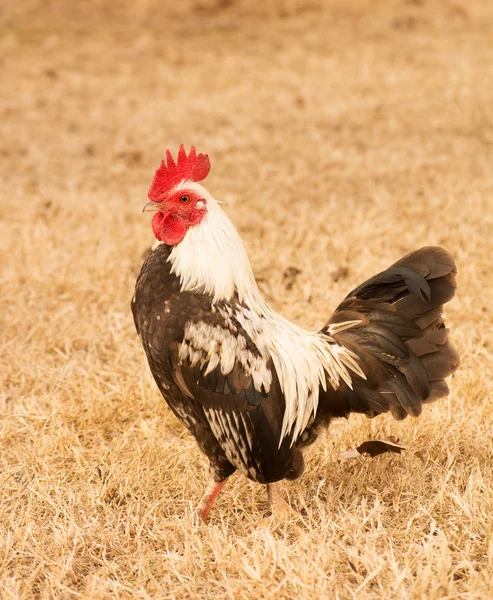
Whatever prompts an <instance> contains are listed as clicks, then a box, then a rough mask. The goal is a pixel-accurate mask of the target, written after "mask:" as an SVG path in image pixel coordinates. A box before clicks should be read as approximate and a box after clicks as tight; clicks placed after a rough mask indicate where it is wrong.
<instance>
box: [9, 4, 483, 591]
mask: <svg viewBox="0 0 493 600" xmlns="http://www.w3.org/2000/svg"><path fill="white" fill-rule="evenodd" d="M60 4H61V3H55V2H52V3H48V2H46V3H43V4H37V3H36V2H25V3H18V4H17V5H14V3H11V5H10V6H9V7H8V8H9V11H7V12H4V15H3V17H2V20H1V21H0V67H1V69H2V90H3V92H4V93H3V94H2V97H1V98H0V118H1V126H0V136H1V138H0V139H1V143H0V155H1V162H0V169H1V181H0V194H1V206H2V210H1V215H0V249H1V272H0V277H1V290H2V294H1V296H0V309H1V310H0V321H1V331H2V335H1V338H0V362H1V365H0V368H1V382H0V406H1V418H0V432H1V433H0V436H1V438H0V439H1V449H2V452H1V481H2V485H1V487H0V540H1V545H0V548H1V550H0V565H1V566H0V590H1V591H0V596H1V597H2V598H5V599H14V598H15V599H17V598H23V599H24V598H26V599H27V598H37V599H51V598H67V599H76V598H87V599H94V600H97V599H102V598H122V599H123V598H125V599H127V598H137V599H145V598H163V599H164V598H170V599H171V598H213V597H216V598H240V599H249V598H253V597H255V598H258V599H263V598H271V599H275V598H293V599H294V598H296V599H297V600H298V599H301V600H302V599H309V598H314V597H324V598H339V599H346V598H347V599H350V598H356V599H358V600H366V599H375V600H376V599H381V598H385V599H392V598H396V599H399V600H402V599H422V598H430V599H437V598H463V599H472V598H478V599H485V598H488V597H493V583H492V581H493V525H492V523H493V520H492V518H491V515H492V511H493V467H492V453H493V441H492V439H493V435H492V431H493V408H492V385H493V384H492V378H491V359H492V343H493V333H492V329H493V327H492V325H493V320H492V312H491V307H492V305H493V292H492V266H491V265H492V263H491V257H492V255H493V236H492V232H493V210H492V200H491V197H492V192H493V171H492V164H493V162H492V159H493V152H492V143H493V110H492V108H491V107H492V106H493V104H492V102H493V90H492V87H491V65H492V64H493V8H491V5H490V3H488V2H481V1H480V0H476V1H472V2H465V0H464V1H462V2H461V1H460V0H454V1H452V0H440V1H438V0H436V1H432V0H395V1H392V2H390V1H389V2H384V1H383V0H381V1H379V2H375V3H371V6H370V3H365V2H363V1H362V0H361V1H356V0H351V1H348V2H342V1H341V2H336V1H335V0H333V1H330V2H329V1H327V2H321V1H316V0H314V1H312V2H308V1H307V2H301V1H296V0H293V1H291V2H288V1H287V0H286V1H284V2H280V1H277V2H274V1H273V2H271V3H262V5H260V3H256V2H254V1H253V0H251V1H245V2H241V3H240V2H234V1H231V0H230V1H227V0H223V1H222V2H221V1H214V2H208V1H207V0H204V2H199V1H197V2H194V3H191V2H185V3H173V6H172V5H171V3H170V6H169V7H167V5H166V4H164V5H163V3H160V4H158V3H157V2H152V1H148V2H145V1H144V0H142V1H140V2H136V3H135V4H134V3H131V2H128V3H125V2H120V3H119V4H110V3H109V2H102V1H100V2H96V1H92V2H86V3H80V5H79V4H76V3H66V4H67V6H66V7H65V8H64V9H63V11H62V10H61V8H60V6H59V5H60ZM69 4H70V6H69ZM180 142H184V143H185V144H186V145H190V144H192V143H194V144H196V145H197V147H198V149H200V150H201V151H206V152H208V153H209V154H210V157H211V160H212V165H213V170H212V174H211V176H210V178H209V179H208V181H207V187H208V189H209V190H210V191H211V192H212V193H213V195H214V196H215V197H216V198H218V199H222V200H224V201H226V203H227V206H226V210H227V212H228V214H229V215H230V216H231V218H232V220H233V221H234V223H235V224H236V225H237V227H238V228H239V230H240V232H241V234H242V237H243V239H244V240H245V243H246V245H247V248H248V251H249V254H250V256H251V259H252V263H253V266H254V270H255V273H256V274H257V276H258V278H259V280H260V284H261V286H262V289H263V291H264V293H265V295H266V297H267V298H268V300H269V302H271V303H272V304H273V306H274V307H275V308H276V309H278V310H279V311H280V312H282V313H283V314H285V315H286V316H287V317H289V318H291V319H293V320H295V321H296V322H298V323H300V324H302V325H304V326H306V327H315V326H316V325H320V324H321V323H323V322H324V320H325V318H326V317H327V316H328V314H329V312H330V310H331V309H332V308H333V307H334V306H335V305H336V304H337V302H338V301H339V300H340V299H341V298H342V297H343V296H344V295H345V293H347V291H348V290H349V289H351V287H353V286H354V285H356V284H357V283H359V282H361V281H362V280H363V279H364V278H366V277H367V276H368V275H370V274H373V273H375V272H377V271H378V270H380V269H382V268H383V267H385V266H386V265H388V264H389V263H391V262H393V261H394V260H395V259H397V258H398V257H399V256H400V255H402V254H403V253H405V252H407V251H409V250H411V249H413V248H416V247H418V246H421V245H425V244H441V245H444V246H445V247H446V248H447V249H449V250H450V251H451V252H452V253H453V254H454V255H455V256H456V258H457V261H458V267H459V291H458V295H457V299H456V300H455V301H454V302H453V303H452V304H451V305H450V307H449V308H448V310H447V315H448V321H449V323H450V325H451V327H452V329H453V339H454V340H455V342H456V344H457V345H458V347H459V348H460V351H461V353H462V357H463V362H462V367H461V369H460V370H459V371H458V372H457V374H456V375H455V376H454V377H453V380H452V384H451V385H452V393H451V395H450V397H449V398H448V399H446V400H444V401H441V402H439V403H437V404H435V405H433V406H432V407H428V408H427V409H426V410H425V411H424V414H423V415H422V417H421V418H420V419H419V420H411V419H408V420H406V421H404V422H402V423H397V422H395V421H392V420H391V419H389V418H386V417H381V418H379V419H376V420H373V421H368V420H367V419H365V418H363V417H352V418H351V419H349V420H348V421H341V422H337V423H336V424H335V425H334V426H333V427H332V428H331V430H330V432H329V434H328V435H327V439H326V440H324V441H322V443H320V444H319V445H318V446H317V447H316V448H315V449H314V450H313V451H312V452H311V453H310V455H309V459H308V464H307V470H306V474H305V475H304V476H303V478H302V479H300V480H299V481H297V482H293V483H290V484H289V485H288V486H287V489H288V494H289V499H290V502H291V503H292V505H293V506H294V507H296V508H297V509H298V510H300V511H301V513H302V515H303V517H304V521H305V523H304V524H303V526H301V527H300V528H299V529H297V528H295V527H292V526H291V525H282V524H279V523H276V522H274V521H273V522H272V524H271V525H270V526H267V525H266V524H265V522H264V523H262V524H259V522H260V519H261V518H263V517H264V516H265V514H266V504H265V498H264V490H263V489H262V487H261V486H256V485H254V484H252V483H250V482H248V481H246V480H245V479H244V478H241V477H239V476H234V477H233V478H232V480H231V482H230V483H229V484H228V486H227V487H226V488H225V491H224V493H223V494H222V496H221V497H220V499H219V501H218V503H217V506H216V507H215V508H214V510H213V512H212V515H211V521H210V525H209V526H208V527H207V528H206V529H204V530H202V531H196V530H194V529H193V527H192V517H191V515H192V507H193V505H194V503H195V502H196V501H197V498H198V496H199V494H200V491H201V489H202V488H203V486H204V483H205V474H206V472H205V466H204V463H203V461H202V459H201V458H200V457H199V455H198V451H197V449H196V447H195V444H194V442H193V440H192V439H191V438H190V436H189V435H188V434H186V433H184V431H183V428H182V427H181V426H180V425H179V423H177V422H176V420H175V419H174V418H173V417H172V415H171V414H170V412H169V410H168V409H167V407H166V406H165V405H164V404H163V402H162V400H161V398H160V396H159V393H158V392H157V390H156V388H155V386H154V384H153V383H152V381H151V377H150V374H149V371H148V368H147V365H146V363H145V358H144V353H143V351H142V348H141V347H140V343H139V340H138V339H137V337H136V335H135V332H134V327H133V323H132V321H131V315H130V310H129V301H130V298H131V296H132V291H133V283H134V281H135V277H136V275H137V273H138V270H139V268H140V264H141V262H142V259H143V256H144V255H145V253H146V251H147V249H148V248H149V246H150V244H151V243H152V235H151V231H150V226H149V218H148V216H147V215H142V214H141V213H140V212H139V211H140V209H141V207H142V205H143V204H144V202H145V199H146V191H147V187H148V185H149V183H150V180H151V177H152V174H153V172H154V169H155V168H156V167H157V165H158V163H159V160H160V158H161V157H162V155H163V152H164V149H165V148H166V147H171V148H177V146H178V144H179V143H180ZM387 435H395V436H397V437H399V438H401V439H402V440H404V441H405V445H406V447H407V448H409V449H408V450H407V451H406V452H404V453H403V454H402V455H400V456H399V455H388V454H387V455H383V456H381V457H378V458H375V459H369V458H363V457H361V458H359V459H357V460H355V461H353V462H341V461H340V460H339V455H340V453H341V452H342V451H343V450H345V449H347V448H351V447H355V446H356V445H358V444H359V443H361V442H363V441H365V440H366V439H370V438H374V437H382V436H387Z"/></svg>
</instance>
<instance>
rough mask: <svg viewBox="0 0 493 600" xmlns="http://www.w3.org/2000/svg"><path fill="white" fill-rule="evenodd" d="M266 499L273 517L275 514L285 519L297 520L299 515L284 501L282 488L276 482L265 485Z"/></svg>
mask: <svg viewBox="0 0 493 600" xmlns="http://www.w3.org/2000/svg"><path fill="white" fill-rule="evenodd" d="M267 497H268V499H269V507H270V509H271V511H272V514H273V515H274V514H276V515H278V516H281V517H286V518H299V516H300V515H299V514H298V513H297V512H296V511H295V510H294V508H291V506H289V504H288V503H287V502H286V500H284V496H283V493H282V487H281V484H280V483H279V482H278V481H277V482H276V483H268V484H267Z"/></svg>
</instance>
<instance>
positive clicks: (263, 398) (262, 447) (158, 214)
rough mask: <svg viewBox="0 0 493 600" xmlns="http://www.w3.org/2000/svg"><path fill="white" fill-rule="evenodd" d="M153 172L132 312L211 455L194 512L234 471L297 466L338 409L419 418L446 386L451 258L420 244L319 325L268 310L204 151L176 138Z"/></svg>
mask: <svg viewBox="0 0 493 600" xmlns="http://www.w3.org/2000/svg"><path fill="white" fill-rule="evenodd" d="M166 158H167V160H166V161H164V160H163V161H162V163H161V166H160V167H159V169H158V170H157V171H156V174H155V177H154V180H153V182H152V184H151V187H150V189H149V194H148V197H149V202H148V203H147V204H146V205H145V207H144V210H145V211H153V212H154V213H155V214H154V216H153V219H152V229H153V232H154V235H155V236H156V238H157V239H158V240H159V241H160V242H162V243H161V244H158V245H157V247H156V248H155V249H154V251H153V252H152V253H151V254H150V256H149V257H148V258H147V260H146V261H145V262H144V265H143V266H142V270H141V272H140V274H139V277H138V279H137V283H136V288H135V295H134V298H133V301H132V312H133V316H134V320H135V326H136V328H137V332H138V334H139V336H140V338H141V340H142V344H143V346H144V349H145V352H146V354H147V359H148V361H149V366H150V368H151V371H152V374H153V376H154V379H155V380H156V383H157V386H158V387H159V390H160V391H161V393H162V395H163V397H164V399H165V400H166V402H167V403H168V405H169V406H170V408H171V410H172V411H173V412H174V413H175V415H176V416H177V418H178V419H179V420H180V421H181V422H182V423H183V425H184V426H185V427H186V428H187V429H188V430H189V431H190V432H191V433H192V435H193V436H194V437H195V439H196V440H197V443H198V445H199V447H200V449H201V450H202V451H203V453H204V454H205V455H206V456H207V458H208V459H209V464H210V468H209V472H210V484H209V486H208V488H207V489H206V491H205V493H204V495H203V496H202V499H201V500H200V502H199V505H198V507H197V511H196V514H197V516H198V517H199V518H200V519H202V520H203V521H205V520H206V518H207V515H208V512H209V510H210V508H211V506H212V504H213V502H214V500H215V498H216V496H217V494H218V493H219V491H220V490H221V488H222V486H223V485H224V483H225V482H226V480H227V478H228V477H229V476H230V475H231V474H232V473H233V472H234V471H236V470H238V471H240V472H241V473H243V475H245V476H246V477H248V478H249V479H251V480H253V481H256V482H258V483H262V484H267V489H268V494H269V499H270V501H271V504H273V508H277V510H280V511H281V512H282V511H288V510H290V509H289V507H288V505H287V504H286V503H285V502H284V500H283V498H282V493H281V491H280V487H279V483H277V482H279V481H280V480H282V479H295V478H297V477H299V476H300V475H301V474H302V472H303V450H304V449H305V448H306V447H307V446H309V445H310V444H312V443H313V442H314V441H315V440H316V438H317V436H318V434H319V433H320V431H321V430H323V429H324V428H326V427H327V426H328V425H329V423H330V421H331V420H332V419H333V418H335V417H347V416H348V415H349V414H350V413H363V414H365V415H367V416H369V417H374V416H376V415H379V414H382V413H386V412H388V411H390V412H391V414H392V415H393V416H394V417H395V418H396V419H404V418H405V417H406V416H407V415H412V416H413V417H417V416H418V415H419V414H420V413H421V410H422V405H423V404H425V403H428V402H432V401H434V400H436V399H437V398H441V397H443V396H446V395H447V393H448V387H447V383H446V382H445V378H446V377H448V376H449V375H450V374H451V373H453V371H455V369H456V368H457V367H458V365H459V358H458V355H457V353H456V351H455V350H454V348H453V346H452V345H451V344H450V342H449V341H448V329H447V328H446V327H445V324H444V320H443V317H442V308H443V304H444V303H445V302H448V301H449V300H450V299H451V298H452V297H453V295H454V293H455V288H456V284H455V275H456V267H455V264H454V261H453V259H452V257H451V256H450V254H448V252H446V251H445V250H443V249H442V248H436V247H425V248H421V249H420V250H416V251H414V252H411V253H410V254H408V255H406V256H405V257H404V258H402V259H401V260H399V261H398V262H396V263H395V264H393V265H392V266H391V267H389V268H388V269H387V270H386V271H383V272H382V273H379V274H378V275H375V276H374V277H372V278H371V279H369V280H368V281H366V282H365V283H363V284H361V285H360V286H358V287H357V288H356V289H354V290H353V291H352V292H350V293H349V294H348V296H347V297H346V298H345V299H344V300H343V301H342V302H341V304H340V305H339V306H338V307H337V308H336V310H335V312H334V314H333V315H332V316H331V318H330V319H329V321H328V322H327V324H326V325H325V326H324V327H323V328H322V329H321V330H320V331H305V330H304V329H302V328H300V327H298V326H297V325H293V324H292V323H290V322H289V321H287V320H286V319H284V318H283V317H282V316H280V315H278V314H277V313H276V312H275V311H274V310H272V309H271V308H270V307H269V306H268V305H267V304H266V302H265V301H264V300H263V298H262V296H261V294H260V291H259V289H258V287H257V284H256V282H255V278H254V276H253V272H252V268H251V266H250V263H249V260H248V257H247V255H246V252H245V249H244V247H243V244H242V242H241V239H240V237H239V235H238V232H237V231H236V229H235V228H234V226H233V225H232V223H231V222H230V220H229V219H228V217H227V216H226V214H225V213H224V212H223V210H222V209H221V208H220V206H219V203H218V202H217V201H216V200H215V199H214V198H213V197H212V196H211V195H210V194H209V192H208V191H206V190H205V188H204V187H203V186H202V185H200V183H199V181H202V180H203V179H205V178H206V177H207V175H208V173H209V170H210V162H209V158H208V156H207V155H205V154H197V153H196V151H195V148H194V147H192V149H191V151H190V153H189V155H188V156H187V154H186V152H185V150H184V147H183V145H181V146H180V149H179V152H178V159H177V161H176V162H175V161H174V160H173V158H172V155H171V153H170V151H169V150H168V151H166Z"/></svg>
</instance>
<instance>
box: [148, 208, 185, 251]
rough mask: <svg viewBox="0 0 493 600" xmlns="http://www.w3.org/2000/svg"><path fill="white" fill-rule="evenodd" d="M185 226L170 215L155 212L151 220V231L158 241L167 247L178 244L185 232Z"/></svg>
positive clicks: (174, 216)
mask: <svg viewBox="0 0 493 600" xmlns="http://www.w3.org/2000/svg"><path fill="white" fill-rule="evenodd" d="M187 229H188V227H187V225H186V223H184V222H183V221H182V220H181V219H180V217H178V216H176V215H174V214H172V213H166V214H164V213H162V212H157V213H156V214H155V215H154V217H153V218H152V231H153V232H154V235H155V236H156V238H157V239H158V240H161V242H164V243H165V244H167V245H168V246H175V245H176V244H178V243H180V242H181V241H182V239H183V238H184V237H185V234H186V232H187Z"/></svg>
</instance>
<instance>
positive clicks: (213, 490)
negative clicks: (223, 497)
mask: <svg viewBox="0 0 493 600" xmlns="http://www.w3.org/2000/svg"><path fill="white" fill-rule="evenodd" d="M226 481H227V479H225V480H224V481H219V482H218V481H214V480H211V482H210V483H209V485H208V486H207V489H206V490H205V492H204V494H203V495H202V498H201V499H200V502H199V504H198V506H197V508H196V509H195V516H196V518H197V520H198V521H202V522H203V523H205V522H206V521H207V515H208V514H209V511H210V509H211V508H212V505H213V504H214V501H215V499H216V498H217V496H218V494H219V492H220V491H221V490H222V488H223V486H224V484H225V483H226Z"/></svg>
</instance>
